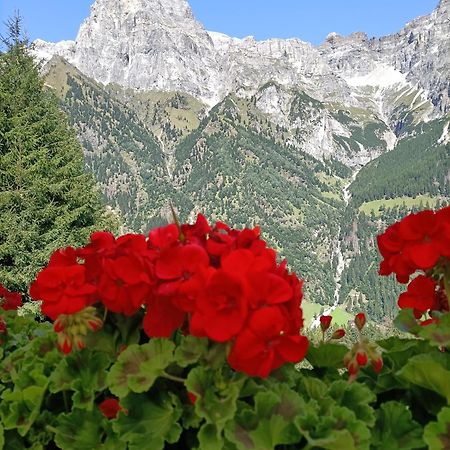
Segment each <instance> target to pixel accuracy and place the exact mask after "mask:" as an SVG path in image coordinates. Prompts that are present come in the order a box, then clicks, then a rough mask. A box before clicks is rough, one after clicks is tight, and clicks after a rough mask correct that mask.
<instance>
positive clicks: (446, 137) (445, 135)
mask: <svg viewBox="0 0 450 450" xmlns="http://www.w3.org/2000/svg"><path fill="white" fill-rule="evenodd" d="M449 125H450V122H447V123H446V124H445V125H444V129H443V130H442V135H441V137H440V138H439V140H438V144H444V145H445V144H448V143H449V142H450V134H449V132H448V128H449Z"/></svg>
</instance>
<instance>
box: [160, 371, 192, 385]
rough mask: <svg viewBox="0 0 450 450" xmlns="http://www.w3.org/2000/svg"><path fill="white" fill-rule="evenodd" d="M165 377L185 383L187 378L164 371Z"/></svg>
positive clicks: (163, 375)
mask: <svg viewBox="0 0 450 450" xmlns="http://www.w3.org/2000/svg"><path fill="white" fill-rule="evenodd" d="M161 376H162V377H163V378H167V379H168V380H172V381H176V382H177V383H183V384H184V383H185V381H186V378H181V377H177V376H175V375H171V374H170V373H167V372H163V373H162V375H161Z"/></svg>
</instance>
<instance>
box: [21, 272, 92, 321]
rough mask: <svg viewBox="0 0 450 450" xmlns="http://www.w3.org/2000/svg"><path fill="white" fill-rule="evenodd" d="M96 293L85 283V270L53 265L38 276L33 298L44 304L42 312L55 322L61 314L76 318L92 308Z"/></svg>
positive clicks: (32, 288) (32, 293)
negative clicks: (75, 316) (75, 315)
mask: <svg viewBox="0 0 450 450" xmlns="http://www.w3.org/2000/svg"><path fill="white" fill-rule="evenodd" d="M96 290H97V289H96V287H95V286H94V285H92V284H90V283H88V282H87V281H86V269H85V267H83V266H81V265H78V264H77V265H72V266H56V265H53V266H49V267H46V268H45V269H43V270H42V271H41V272H39V273H38V275H37V278H36V280H35V281H34V282H33V284H32V285H31V287H30V296H31V297H32V298H34V299H35V300H42V306H41V309H42V312H43V313H44V314H46V315H47V316H48V317H50V318H51V319H53V320H56V318H57V317H58V316H59V315H60V314H73V313H75V312H77V311H80V310H82V309H83V308H85V307H86V306H88V305H90V304H92V303H93V302H94V294H95V293H96Z"/></svg>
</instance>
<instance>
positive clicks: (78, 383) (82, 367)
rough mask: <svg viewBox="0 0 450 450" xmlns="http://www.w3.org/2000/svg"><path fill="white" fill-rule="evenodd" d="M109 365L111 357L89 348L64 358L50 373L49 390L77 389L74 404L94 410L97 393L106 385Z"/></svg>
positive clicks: (55, 391) (76, 406)
mask: <svg viewBox="0 0 450 450" xmlns="http://www.w3.org/2000/svg"><path fill="white" fill-rule="evenodd" d="M109 365H110V358H109V357H108V356H107V355H106V353H98V352H96V353H93V352H91V351H89V350H83V351H82V352H78V353H77V354H74V355H71V356H68V357H66V358H63V359H61V361H60V363H59V364H58V366H57V367H56V368H55V370H54V371H53V373H52V374H51V375H50V379H49V381H50V384H49V390H50V392H52V393H57V392H61V391H66V390H72V391H75V392H74V394H73V396H72V401H73V406H74V407H75V408H84V409H87V410H92V408H93V406H94V400H95V395H96V393H97V392H99V391H103V390H104V389H105V387H106V369H107V368H108V367H109Z"/></svg>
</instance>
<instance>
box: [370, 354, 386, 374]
mask: <svg viewBox="0 0 450 450" xmlns="http://www.w3.org/2000/svg"><path fill="white" fill-rule="evenodd" d="M372 368H373V370H374V371H375V373H380V372H381V369H382V368H383V359H382V358H381V356H380V355H378V357H377V358H375V359H374V360H372Z"/></svg>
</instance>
